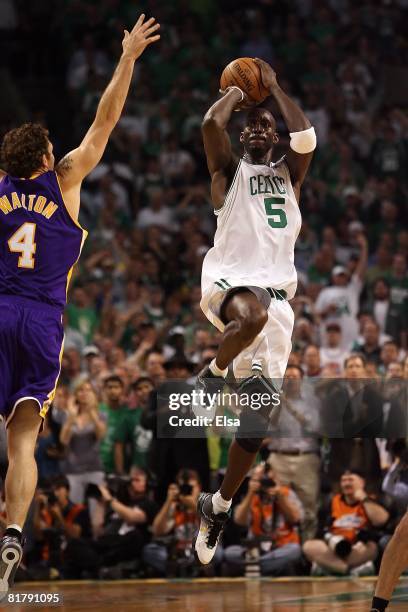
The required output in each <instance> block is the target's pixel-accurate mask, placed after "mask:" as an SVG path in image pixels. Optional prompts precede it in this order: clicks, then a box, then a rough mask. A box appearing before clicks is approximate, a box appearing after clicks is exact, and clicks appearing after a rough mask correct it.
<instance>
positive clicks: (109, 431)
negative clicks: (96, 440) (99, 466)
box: [99, 404, 129, 473]
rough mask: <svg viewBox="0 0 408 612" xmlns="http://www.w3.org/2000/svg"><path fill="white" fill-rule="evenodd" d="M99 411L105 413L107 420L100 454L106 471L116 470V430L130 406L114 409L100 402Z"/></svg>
mask: <svg viewBox="0 0 408 612" xmlns="http://www.w3.org/2000/svg"><path fill="white" fill-rule="evenodd" d="M99 411H100V412H101V413H102V414H103V415H105V420H106V435H105V437H104V438H103V440H101V445H100V455H101V459H102V463H103V467H104V470H105V472H107V473H111V472H114V471H115V456H114V446H115V438H116V431H117V430H118V428H119V427H120V425H121V423H122V421H123V420H124V419H125V418H126V415H127V414H128V412H129V408H128V407H127V406H119V408H116V409H113V408H110V407H109V406H108V405H107V404H100V405H99Z"/></svg>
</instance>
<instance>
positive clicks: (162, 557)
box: [143, 469, 222, 576]
mask: <svg viewBox="0 0 408 612" xmlns="http://www.w3.org/2000/svg"><path fill="white" fill-rule="evenodd" d="M200 492H201V482H200V478H199V476H198V473H197V472H196V471H195V470H189V469H182V470H180V471H179V472H178V474H177V476H176V482H175V483H172V484H170V485H169V487H168V491H167V497H166V500H165V502H164V504H163V506H162V508H161V510H160V511H159V513H158V514H157V516H156V518H155V519H154V521H153V525H152V532H153V535H154V537H155V540H154V541H153V542H151V543H150V544H147V546H145V548H144V550H143V560H144V562H145V563H146V565H147V566H148V567H150V568H153V570H155V571H156V572H157V573H159V574H160V575H162V576H166V575H169V574H172V573H174V574H182V573H183V572H184V570H185V569H187V567H191V566H192V565H193V562H194V556H193V553H192V550H191V545H192V541H193V537H194V533H195V531H196V529H197V524H198V523H197V514H196V506H197V499H198V496H199V494H200ZM221 559H222V549H221V547H218V548H217V551H216V553H215V558H214V564H215V565H217V564H218V563H219V562H220V561H221Z"/></svg>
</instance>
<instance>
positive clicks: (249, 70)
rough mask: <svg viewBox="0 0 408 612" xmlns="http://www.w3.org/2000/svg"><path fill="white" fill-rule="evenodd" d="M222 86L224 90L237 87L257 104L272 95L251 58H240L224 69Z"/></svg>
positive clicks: (221, 80)
mask: <svg viewBox="0 0 408 612" xmlns="http://www.w3.org/2000/svg"><path fill="white" fill-rule="evenodd" d="M220 85H221V89H223V90H224V89H226V88H227V87H231V85H236V86H237V87H239V88H240V89H242V91H244V92H245V93H246V94H247V96H248V98H250V101H251V102H255V103H256V104H259V103H260V102H263V101H264V100H265V98H267V97H268V96H269V95H270V93H269V91H268V90H267V89H265V87H264V86H263V83H262V79H261V71H260V69H259V68H258V66H257V65H256V63H255V62H254V60H253V59H252V58H251V57H240V58H238V59H235V60H234V61H232V62H230V63H229V64H228V66H226V67H225V68H224V71H223V73H222V75H221V79H220Z"/></svg>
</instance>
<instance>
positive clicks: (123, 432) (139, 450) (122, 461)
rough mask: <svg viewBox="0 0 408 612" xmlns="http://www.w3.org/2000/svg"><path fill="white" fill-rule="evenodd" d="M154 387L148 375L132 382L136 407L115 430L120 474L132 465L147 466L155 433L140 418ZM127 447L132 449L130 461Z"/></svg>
mask: <svg viewBox="0 0 408 612" xmlns="http://www.w3.org/2000/svg"><path fill="white" fill-rule="evenodd" d="M153 389H154V383H153V381H152V379H151V378H149V377H147V376H142V377H140V378H138V379H137V380H136V381H135V382H134V383H133V384H132V391H133V393H134V396H135V408H132V409H131V410H128V411H127V413H126V415H125V417H124V419H123V420H122V421H121V423H120V424H119V425H118V427H117V428H116V432H115V451H114V452H115V468H116V471H117V472H118V473H119V474H123V473H124V472H125V471H126V472H127V471H128V468H129V467H130V466H134V465H136V466H137V467H140V468H143V469H146V467H147V458H148V453H149V450H150V446H151V442H152V437H153V433H152V432H151V431H150V430H148V429H145V428H144V427H142V426H141V425H140V419H141V416H142V413H143V410H144V409H145V408H146V407H147V404H148V401H149V396H150V394H151V392H152V391H153ZM127 449H130V453H129V455H130V461H126V454H127V453H126V450H127ZM127 463H130V466H129V465H127Z"/></svg>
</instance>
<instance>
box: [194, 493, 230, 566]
mask: <svg viewBox="0 0 408 612" xmlns="http://www.w3.org/2000/svg"><path fill="white" fill-rule="evenodd" d="M197 512H198V514H199V516H200V518H201V522H200V527H199V529H198V532H197V534H196V537H195V538H194V541H193V548H194V554H195V556H196V557H197V559H198V560H199V561H200V563H202V564H203V565H207V564H208V563H210V562H211V561H212V559H213V557H214V554H215V551H216V549H217V544H218V542H219V539H220V536H221V534H222V532H223V530H224V527H225V523H226V522H227V520H228V519H229V518H230V515H231V511H229V512H220V513H219V514H215V513H214V511H213V505H212V493H201V494H200V495H199V497H198V501H197Z"/></svg>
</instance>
